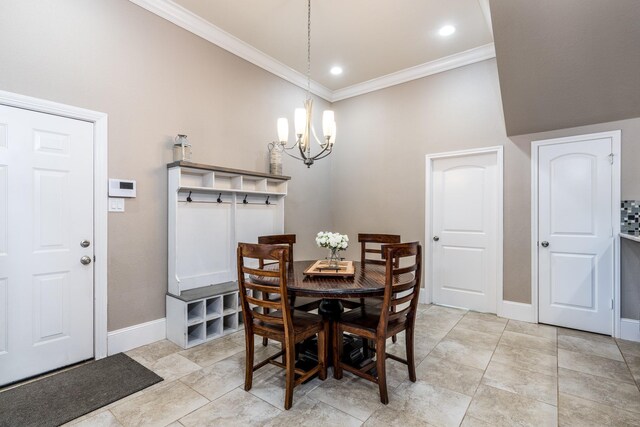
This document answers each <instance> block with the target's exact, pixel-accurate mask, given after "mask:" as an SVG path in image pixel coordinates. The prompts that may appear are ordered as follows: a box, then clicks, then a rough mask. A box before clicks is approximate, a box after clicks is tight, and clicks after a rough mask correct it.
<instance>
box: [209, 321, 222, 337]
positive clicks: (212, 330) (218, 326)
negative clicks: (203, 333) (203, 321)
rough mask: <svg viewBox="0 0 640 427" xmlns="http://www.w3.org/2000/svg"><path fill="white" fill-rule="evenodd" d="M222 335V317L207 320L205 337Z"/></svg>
mask: <svg viewBox="0 0 640 427" xmlns="http://www.w3.org/2000/svg"><path fill="white" fill-rule="evenodd" d="M221 335H222V319H220V318H217V319H211V320H207V339H208V340H209V339H212V338H217V337H219V336H221Z"/></svg>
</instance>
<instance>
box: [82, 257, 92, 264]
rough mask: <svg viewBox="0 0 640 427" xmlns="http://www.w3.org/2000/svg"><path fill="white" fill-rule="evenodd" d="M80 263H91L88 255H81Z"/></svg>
mask: <svg viewBox="0 0 640 427" xmlns="http://www.w3.org/2000/svg"><path fill="white" fill-rule="evenodd" d="M80 264H82V265H87V264H91V258H90V257H88V256H83V257H82V258H80Z"/></svg>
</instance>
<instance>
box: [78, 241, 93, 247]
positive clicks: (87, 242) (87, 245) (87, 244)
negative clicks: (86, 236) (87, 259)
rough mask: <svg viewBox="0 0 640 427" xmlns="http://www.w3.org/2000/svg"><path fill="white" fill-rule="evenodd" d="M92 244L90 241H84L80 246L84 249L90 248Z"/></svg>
mask: <svg viewBox="0 0 640 427" xmlns="http://www.w3.org/2000/svg"><path fill="white" fill-rule="evenodd" d="M90 244H91V242H90V241H88V240H83V241H81V242H80V246H82V247H83V248H88V247H89V245H90Z"/></svg>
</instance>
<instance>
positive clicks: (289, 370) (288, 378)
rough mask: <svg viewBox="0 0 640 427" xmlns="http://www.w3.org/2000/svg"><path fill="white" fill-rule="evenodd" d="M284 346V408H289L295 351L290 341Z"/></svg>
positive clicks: (291, 399) (293, 376) (291, 396)
mask: <svg viewBox="0 0 640 427" xmlns="http://www.w3.org/2000/svg"><path fill="white" fill-rule="evenodd" d="M283 345H285V346H286V349H285V355H286V364H285V366H286V374H285V392H284V409H290V408H291V406H292V405H293V387H294V386H295V379H296V378H295V372H294V369H295V365H296V359H295V351H294V344H293V342H292V341H290V342H288V343H286V344H284V343H283Z"/></svg>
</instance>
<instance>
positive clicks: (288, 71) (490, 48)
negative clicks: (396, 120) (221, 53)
mask: <svg viewBox="0 0 640 427" xmlns="http://www.w3.org/2000/svg"><path fill="white" fill-rule="evenodd" d="M129 1H130V2H131V3H134V4H136V5H138V6H140V7H141V8H143V9H146V10H148V11H149V12H151V13H154V14H156V15H158V16H160V17H161V18H164V19H166V20H167V21H169V22H172V23H174V24H175V25H177V26H179V27H181V28H183V29H185V30H187V31H189V32H191V33H193V34H195V35H197V36H198V37H201V38H203V39H205V40H207V41H209V42H211V43H213V44H215V45H216V46H218V47H220V48H222V49H224V50H226V51H228V52H230V53H232V54H234V55H236V56H238V57H240V58H242V59H244V60H246V61H249V62H251V63H252V64H254V65H256V66H258V67H260V68H262V69H264V70H266V71H268V72H270V73H271V74H274V75H276V76H278V77H280V78H282V79H284V80H286V81H288V82H289V83H292V84H294V85H296V86H299V87H301V88H303V89H306V88H307V76H306V75H305V74H303V73H300V72H299V71H296V70H294V69H293V68H291V67H289V66H288V65H285V64H283V63H282V62H280V61H278V60H276V59H274V58H273V57H271V56H269V55H267V54H266V53H264V52H262V51H261V50H259V49H256V48H255V47H253V46H251V45H250V44H248V43H246V42H244V41H242V40H240V39H239V38H237V37H235V36H234V35H232V34H229V33H228V32H226V31H224V30H223V29H221V28H220V27H218V26H216V25H213V24H212V23H211V22H209V21H207V20H205V19H203V18H201V17H200V16H198V15H196V14H195V13H193V12H191V11H190V10H188V9H186V8H184V7H182V6H180V5H179V4H177V3H175V2H173V1H171V0H129ZM495 56H496V52H495V47H494V45H493V43H489V44H487V45H484V46H479V47H476V48H474V49H470V50H467V51H465V52H460V53H456V54H454V55H450V56H447V57H444V58H440V59H437V60H434V61H431V62H427V63H424V64H421V65H417V66H415V67H411V68H407V69H405V70H401V71H398V72H395V73H392V74H388V75H386V76H382V77H380V78H377V79H373V80H369V81H366V82H363V83H358V84H355V85H353V86H349V87H346V88H343V89H338V90H335V91H332V90H331V89H328V88H327V87H325V86H323V85H321V84H319V83H317V82H315V81H311V93H313V94H315V95H317V96H319V97H321V98H323V99H325V100H327V101H329V102H336V101H340V100H343V99H347V98H352V97H354V96H358V95H362V94H365V93H368V92H373V91H375V90H379V89H383V88H386V87H390V86H394V85H397V84H400V83H405V82H408V81H411V80H415V79H419V78H422V77H426V76H429V75H432V74H436V73H441V72H443V71H447V70H451V69H454V68H458V67H464V66H465V65H469V64H473V63H475V62H480V61H484V60H486V59H490V58H495Z"/></svg>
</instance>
